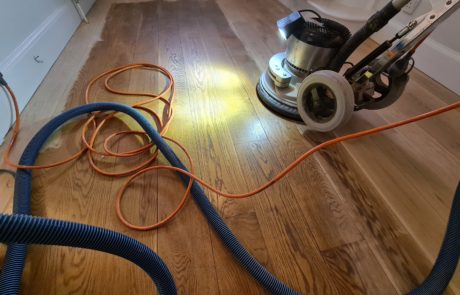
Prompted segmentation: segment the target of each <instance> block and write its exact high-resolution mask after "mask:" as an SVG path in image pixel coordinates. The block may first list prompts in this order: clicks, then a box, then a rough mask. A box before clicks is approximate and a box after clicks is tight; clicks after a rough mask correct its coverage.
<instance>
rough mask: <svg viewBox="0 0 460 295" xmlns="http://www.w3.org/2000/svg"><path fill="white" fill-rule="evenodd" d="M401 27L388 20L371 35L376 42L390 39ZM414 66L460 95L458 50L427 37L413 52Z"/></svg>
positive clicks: (459, 54) (459, 56)
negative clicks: (380, 28) (386, 23)
mask: <svg viewBox="0 0 460 295" xmlns="http://www.w3.org/2000/svg"><path fill="white" fill-rule="evenodd" d="M402 27H403V25H402V24H400V23H398V22H396V21H390V22H389V23H388V25H386V26H385V27H384V28H383V29H382V30H380V31H379V32H377V33H375V34H374V35H372V37H371V38H372V39H373V40H375V41H376V42H379V43H381V42H383V41H385V40H388V39H391V38H392V37H393V36H394V34H395V33H396V32H397V31H399V30H400V29H401V28H402ZM414 59H415V67H416V68H417V69H419V70H421V71H422V72H424V73H425V74H427V75H428V76H430V77H431V78H432V79H434V80H436V81H438V82H439V83H441V84H442V85H444V86H445V87H447V88H449V89H450V90H452V91H453V92H455V93H457V94H459V95H460V83H459V82H458V81H459V80H458V77H460V52H457V51H455V50H453V49H451V48H449V47H447V46H445V45H443V44H441V43H439V42H437V41H435V40H433V39H431V38H427V39H426V40H425V41H424V42H423V44H422V45H421V46H420V47H419V48H418V49H417V51H416V53H415V54H414Z"/></svg>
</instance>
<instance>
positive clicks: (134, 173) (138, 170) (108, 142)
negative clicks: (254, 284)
mask: <svg viewBox="0 0 460 295" xmlns="http://www.w3.org/2000/svg"><path fill="white" fill-rule="evenodd" d="M132 69H148V70H154V71H157V72H159V73H161V74H162V75H164V76H165V77H166V78H167V79H168V82H167V83H166V86H165V88H164V89H163V90H162V91H161V93H159V94H152V93H137V92H127V91H121V90H117V89H114V88H112V87H111V86H110V84H109V82H110V80H111V79H112V78H113V77H115V76H116V75H118V74H121V73H123V72H125V71H128V70H132ZM103 77H105V79H104V87H105V89H106V90H107V91H109V92H111V93H114V94H119V95H124V96H131V97H148V98H147V99H144V100H142V101H140V102H137V103H134V104H131V106H132V107H133V108H136V109H139V110H142V111H144V112H146V113H147V114H149V115H150V116H152V118H153V120H154V121H155V124H156V127H157V130H158V132H159V133H160V135H161V136H163V138H164V139H166V140H168V141H171V142H172V143H174V144H175V145H177V146H178V147H179V148H180V149H181V150H182V151H183V152H184V153H185V155H186V157H187V159H188V161H189V163H190V171H191V172H188V171H185V170H182V169H179V168H176V167H173V166H165V165H154V166H149V165H151V164H152V163H153V162H154V161H155V160H156V159H157V157H158V153H159V152H158V149H157V148H156V147H155V145H154V144H153V143H151V142H149V143H146V144H144V145H143V146H142V147H140V148H135V149H133V150H129V151H124V152H114V151H112V150H111V149H110V147H111V146H112V145H113V144H114V143H115V142H116V140H115V139H117V138H118V140H119V139H121V137H123V136H128V135H133V136H146V133H145V132H143V131H134V130H130V131H119V132H116V133H113V134H111V135H109V136H108V137H106V138H105V139H104V141H103V151H97V150H96V148H95V142H96V138H97V136H98V135H99V133H100V131H101V129H102V127H103V126H104V125H105V124H106V123H107V122H108V121H110V120H111V119H112V118H113V117H114V116H115V115H116V114H117V112H112V113H109V114H108V115H106V116H105V117H104V118H102V120H100V122H98V123H97V122H96V118H98V116H99V115H100V113H94V114H92V115H91V116H90V118H89V119H88V120H87V121H86V122H85V123H84V124H83V128H82V133H81V139H82V143H83V146H84V147H83V148H82V149H81V150H80V151H78V152H77V153H75V154H74V155H72V156H70V157H68V158H66V159H64V160H62V161H60V162H56V163H52V164H47V165H42V166H22V165H17V164H14V163H12V162H11V161H10V154H11V151H12V149H13V147H14V145H15V142H16V139H17V137H18V134H19V131H20V114H19V107H18V103H17V100H16V96H15V95H14V92H13V91H12V89H11V88H10V87H9V86H5V88H6V90H7V92H8V93H9V95H10V96H11V100H12V102H13V105H14V110H15V115H16V122H15V125H14V128H13V134H12V138H11V141H10V143H9V145H8V147H7V149H6V152H5V154H4V161H5V163H6V164H8V165H10V166H13V167H15V168H17V169H47V168H52V167H56V166H59V165H63V164H65V163H68V162H70V161H73V160H75V159H77V158H79V157H80V156H81V155H83V154H84V153H87V156H88V161H89V163H90V165H91V167H92V168H93V169H94V170H95V171H97V172H98V173H100V174H102V175H105V176H117V177H120V176H127V175H131V176H130V178H128V180H127V181H126V182H125V183H124V184H123V186H122V187H121V188H120V190H119V192H118V194H117V197H116V202H115V208H116V213H117V217H118V219H119V220H120V221H121V222H122V223H123V224H124V225H126V226H127V227H129V228H131V229H135V230H151V229H155V228H158V227H160V226H162V225H164V224H166V223H167V222H169V221H171V220H172V219H173V218H174V217H175V216H176V215H177V214H178V213H179V212H180V210H182V208H183V207H184V205H185V203H186V201H187V199H188V196H189V193H190V189H191V187H192V184H193V181H196V182H198V183H200V184H201V185H203V186H204V187H206V188H207V189H209V190H210V191H212V192H214V193H217V194H218V195H221V196H223V197H226V198H235V199H239V198H247V197H250V196H253V195H256V194H258V193H260V192H261V191H263V190H265V189H267V188H268V187H270V186H272V185H273V184H275V183H276V182H278V181H279V180H280V179H282V178H283V177H284V176H286V175H287V174H288V173H289V172H290V171H292V170H293V169H294V168H295V167H296V166H297V165H299V164H300V163H301V162H302V161H303V160H305V159H306V158H308V157H309V156H311V155H312V154H314V153H316V152H317V151H319V150H321V149H324V148H326V147H329V146H331V145H335V144H337V143H339V142H344V141H348V140H352V139H357V138H360V137H364V136H367V135H371V134H375V133H379V132H382V131H385V130H388V129H392V128H397V127H400V126H403V125H406V124H409V123H413V122H416V121H420V120H423V119H427V118H429V117H433V116H436V115H439V114H442V113H445V112H447V111H451V110H454V109H457V108H459V107H460V102H456V103H453V104H450V105H447V106H445V107H442V108H438V109H435V110H433V111H430V112H427V113H424V114H420V115H417V116H414V117H411V118H408V119H405V120H401V121H398V122H394V123H390V124H387V125H384V126H380V127H376V128H371V129H368V130H363V131H359V132H356V133H352V134H348V135H345V136H341V137H337V138H334V139H331V140H328V141H326V142H323V143H321V144H319V145H317V146H315V147H313V148H311V149H310V150H308V151H307V152H305V153H304V154H303V155H302V156H300V157H299V158H298V159H296V160H295V161H294V162H292V163H291V164H290V165H288V166H287V167H286V168H284V169H283V170H282V171H280V172H279V173H278V174H277V175H276V176H275V177H273V179H271V180H270V181H268V182H267V183H265V184H264V185H262V186H260V187H259V188H257V189H255V190H253V191H250V192H247V193H242V194H229V193H225V192H222V191H219V190H218V189H216V188H214V187H212V186H211V185H210V184H208V183H206V182H205V181H204V180H202V179H200V178H198V177H197V176H195V175H194V174H193V161H192V158H191V156H190V155H189V153H188V152H187V150H186V149H185V147H184V146H183V145H181V144H180V143H179V142H177V141H175V140H173V139H171V138H168V137H165V136H164V135H165V134H166V132H167V130H168V127H169V124H170V123H171V120H172V118H173V117H174V111H173V108H172V103H173V100H174V96H175V89H174V78H173V77H172V75H171V73H170V72H168V71H167V70H166V69H165V68H163V67H161V66H157V65H153V64H147V63H141V64H132V65H126V66H122V67H118V68H115V69H112V70H109V71H106V72H104V73H102V74H100V75H98V76H97V77H96V78H94V79H92V80H91V81H90V82H89V83H88V86H87V87H86V90H85V102H86V103H90V98H89V97H90V93H91V89H92V87H93V86H94V85H95V83H96V82H97V81H98V80H99V79H101V78H103ZM168 92H169V98H168V99H166V98H165V96H166V94H167V93H168ZM157 100H159V101H161V102H162V103H163V104H164V109H163V116H162V118H160V116H159V115H158V114H157V113H156V112H155V111H153V110H152V109H150V108H148V107H147V106H146V105H147V104H149V103H151V102H154V101H157ZM90 125H91V126H92V127H93V128H94V131H93V133H92V134H91V136H90V137H89V140H88V139H87V134H88V130H89V128H90V127H89V126H90ZM146 139H148V138H146ZM154 147H155V148H154ZM152 149H153V151H152ZM144 153H145V154H147V153H148V154H150V155H149V157H147V159H146V160H145V161H144V162H142V163H140V164H138V165H137V166H136V167H134V168H131V169H128V170H127V171H123V172H108V171H105V170H103V169H101V168H99V167H98V166H97V165H96V163H95V160H94V158H93V154H98V155H103V156H109V157H117V158H128V157H133V156H138V155H140V154H144ZM152 170H169V171H175V172H179V173H182V174H184V175H186V176H188V177H190V181H189V183H188V186H187V188H186V191H185V193H184V196H183V197H182V199H181V201H180V202H179V204H178V206H177V207H176V209H175V210H174V211H173V212H171V213H170V214H169V215H167V216H166V217H165V218H164V219H162V220H160V221H159V222H157V223H155V224H153V225H146V226H139V225H134V224H132V223H130V222H128V221H127V220H126V218H125V217H124V214H123V212H122V209H121V201H122V199H123V195H124V193H125V191H126V189H127V188H128V187H129V185H130V184H131V183H132V182H133V181H134V180H135V179H136V178H137V177H139V176H140V175H141V174H144V173H146V172H149V171H152Z"/></svg>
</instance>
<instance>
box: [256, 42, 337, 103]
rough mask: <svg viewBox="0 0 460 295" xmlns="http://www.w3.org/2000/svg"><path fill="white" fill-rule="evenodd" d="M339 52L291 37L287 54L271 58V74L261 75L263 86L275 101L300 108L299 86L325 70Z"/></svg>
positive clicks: (335, 49) (278, 54)
mask: <svg viewBox="0 0 460 295" xmlns="http://www.w3.org/2000/svg"><path fill="white" fill-rule="evenodd" d="M337 50H338V49H337V48H324V47H319V46H314V45H311V44H308V43H305V42H303V41H301V40H299V39H298V38H297V37H296V36H294V35H291V36H289V38H288V45H287V49H286V52H280V53H277V54H275V55H273V56H272V57H271V59H270V61H269V63H268V71H267V73H266V74H265V75H262V77H261V79H260V83H261V84H262V87H264V89H265V90H266V91H267V92H268V93H269V95H270V96H271V97H272V98H274V99H275V100H277V101H279V102H281V103H283V104H286V105H288V106H292V107H297V93H298V91H299V87H300V83H301V82H302V81H303V79H305V77H306V76H308V75H309V74H310V73H312V72H314V71H316V70H318V69H321V68H324V67H326V66H327V65H328V64H329V62H330V60H331V59H332V57H333V56H334V55H335V54H336V52H337Z"/></svg>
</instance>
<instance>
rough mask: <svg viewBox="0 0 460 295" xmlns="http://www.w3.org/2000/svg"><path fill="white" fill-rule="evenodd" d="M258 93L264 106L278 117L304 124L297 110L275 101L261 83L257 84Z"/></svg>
mask: <svg viewBox="0 0 460 295" xmlns="http://www.w3.org/2000/svg"><path fill="white" fill-rule="evenodd" d="M256 92H257V97H259V100H260V101H261V102H262V104H263V105H264V106H266V107H267V109H269V110H270V111H272V112H273V113H275V114H276V115H279V116H282V117H284V118H287V119H290V120H294V121H298V122H303V121H302V118H301V117H300V115H299V112H298V111H297V108H294V107H291V106H289V105H286V104H284V103H281V102H279V101H278V100H276V99H274V98H273V97H272V96H271V95H270V94H268V92H267V91H265V89H264V88H263V87H262V86H261V84H260V83H257V86H256Z"/></svg>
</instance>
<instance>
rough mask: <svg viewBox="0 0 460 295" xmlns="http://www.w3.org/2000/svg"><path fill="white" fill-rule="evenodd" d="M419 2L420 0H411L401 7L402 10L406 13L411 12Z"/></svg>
mask: <svg viewBox="0 0 460 295" xmlns="http://www.w3.org/2000/svg"><path fill="white" fill-rule="evenodd" d="M419 4H420V0H411V1H409V3H407V4H406V5H405V6H404V7H403V9H402V10H403V11H404V12H405V13H407V14H413V13H414V11H415V9H417V6H418V5H419Z"/></svg>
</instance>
